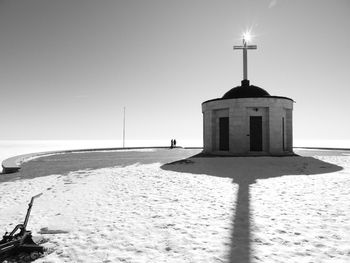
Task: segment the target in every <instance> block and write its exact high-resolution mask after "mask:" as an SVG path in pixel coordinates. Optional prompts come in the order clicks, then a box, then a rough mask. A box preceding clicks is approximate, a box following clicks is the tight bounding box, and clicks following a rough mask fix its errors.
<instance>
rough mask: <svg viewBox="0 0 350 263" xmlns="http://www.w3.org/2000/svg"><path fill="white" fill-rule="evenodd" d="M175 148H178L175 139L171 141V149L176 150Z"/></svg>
mask: <svg viewBox="0 0 350 263" xmlns="http://www.w3.org/2000/svg"><path fill="white" fill-rule="evenodd" d="M174 147H176V140H175V139H171V142H170V148H174Z"/></svg>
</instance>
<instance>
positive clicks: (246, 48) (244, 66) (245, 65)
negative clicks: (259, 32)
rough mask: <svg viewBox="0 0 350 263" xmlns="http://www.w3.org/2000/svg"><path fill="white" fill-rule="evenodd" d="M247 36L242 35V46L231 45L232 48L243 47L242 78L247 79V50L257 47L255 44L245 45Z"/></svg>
mask: <svg viewBox="0 0 350 263" xmlns="http://www.w3.org/2000/svg"><path fill="white" fill-rule="evenodd" d="M248 38H249V37H248V36H247V35H244V36H243V46H233V49H243V80H245V79H246V80H248V61H247V55H248V54H247V50H248V49H257V46H256V45H247V40H248Z"/></svg>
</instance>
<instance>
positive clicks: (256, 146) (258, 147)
mask: <svg viewBox="0 0 350 263" xmlns="http://www.w3.org/2000/svg"><path fill="white" fill-rule="evenodd" d="M262 137H263V136H262V116H250V151H252V152H261V151H262V150H263V141H262Z"/></svg>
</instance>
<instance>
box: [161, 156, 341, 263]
mask: <svg viewBox="0 0 350 263" xmlns="http://www.w3.org/2000/svg"><path fill="white" fill-rule="evenodd" d="M161 168H162V169H164V170H169V171H176V172H182V173H192V174H206V175H210V176H218V177H229V178H232V182H233V183H235V184H238V193H237V198H236V207H235V210H234V211H235V215H234V219H233V232H232V234H231V249H230V255H229V258H230V261H229V262H230V263H250V262H251V256H250V251H251V244H250V242H251V240H250V217H251V215H250V193H249V187H250V185H251V184H254V183H255V182H256V180H258V179H259V180H260V179H267V178H273V177H280V176H286V175H312V174H323V173H331V172H336V171H340V170H342V169H343V168H342V167H340V166H337V165H334V164H330V163H326V162H323V161H320V160H318V159H315V158H312V157H302V156H290V157H210V156H203V155H201V154H200V155H195V156H192V157H190V158H188V159H182V160H178V161H175V162H171V163H167V164H164V165H162V166H161Z"/></svg>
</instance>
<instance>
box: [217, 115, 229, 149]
mask: <svg viewBox="0 0 350 263" xmlns="http://www.w3.org/2000/svg"><path fill="white" fill-rule="evenodd" d="M229 134H230V133H229V118H228V117H223V118H219V150H220V151H228V150H229V141H230V139H229V138H230V136H229Z"/></svg>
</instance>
